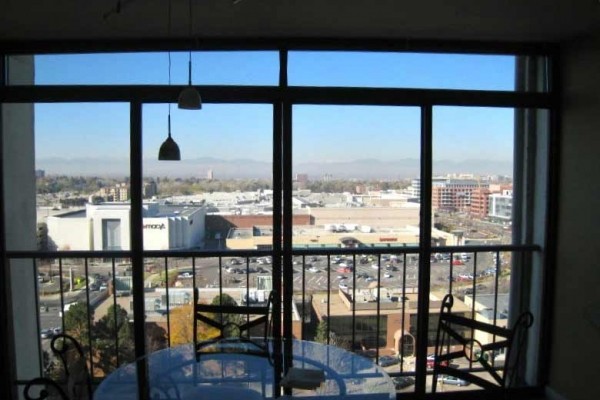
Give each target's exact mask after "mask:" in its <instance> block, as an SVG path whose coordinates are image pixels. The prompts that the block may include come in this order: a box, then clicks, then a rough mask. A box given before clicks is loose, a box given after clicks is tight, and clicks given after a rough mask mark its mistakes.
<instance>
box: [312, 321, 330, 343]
mask: <svg viewBox="0 0 600 400" xmlns="http://www.w3.org/2000/svg"><path fill="white" fill-rule="evenodd" d="M327 329H328V324H327V320H325V319H322V320H321V321H319V325H317V332H316V333H315V342H317V343H323V344H327Z"/></svg>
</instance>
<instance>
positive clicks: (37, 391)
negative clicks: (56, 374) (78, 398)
mask: <svg viewBox="0 0 600 400" xmlns="http://www.w3.org/2000/svg"><path fill="white" fill-rule="evenodd" d="M23 397H24V398H25V400H69V398H68V397H67V394H66V393H65V391H64V390H63V389H62V388H61V387H60V385H59V384H58V383H56V382H55V381H53V380H52V379H49V378H34V379H32V380H30V381H29V382H27V384H26V385H25V388H24V389H23Z"/></svg>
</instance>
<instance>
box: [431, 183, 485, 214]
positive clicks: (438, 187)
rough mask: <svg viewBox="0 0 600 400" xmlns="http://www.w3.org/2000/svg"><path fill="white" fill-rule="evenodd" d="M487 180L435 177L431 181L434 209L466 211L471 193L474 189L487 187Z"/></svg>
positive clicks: (469, 204)
mask: <svg viewBox="0 0 600 400" xmlns="http://www.w3.org/2000/svg"><path fill="white" fill-rule="evenodd" d="M488 187H489V184H488V183H487V182H480V181H478V180H476V179H453V178H448V179H442V180H440V179H435V178H434V180H433V182H432V188H431V196H432V198H431V202H432V206H433V207H434V208H436V209H442V210H450V211H468V210H469V209H470V207H471V194H472V192H473V190H475V189H487V188H488Z"/></svg>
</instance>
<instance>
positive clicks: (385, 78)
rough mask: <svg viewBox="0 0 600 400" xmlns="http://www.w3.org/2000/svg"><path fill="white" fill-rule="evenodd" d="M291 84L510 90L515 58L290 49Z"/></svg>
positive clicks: (511, 89) (513, 76)
mask: <svg viewBox="0 0 600 400" xmlns="http://www.w3.org/2000/svg"><path fill="white" fill-rule="evenodd" d="M289 83H290V85H294V86H329V87H335V86H341V87H347V86H355V87H391V88H423V89H470V90H502V91H514V90H515V57H514V56H499V55H465V54H431V53H385V52H345V51H338V52H327V51H292V52H290V55H289Z"/></svg>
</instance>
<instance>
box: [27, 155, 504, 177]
mask: <svg viewBox="0 0 600 400" xmlns="http://www.w3.org/2000/svg"><path fill="white" fill-rule="evenodd" d="M35 168H36V169H43V170H45V171H46V174H50V175H84V176H107V177H118V176H126V175H129V172H128V171H129V160H127V159H100V158H70V159H66V158H42V159H38V160H37V162H36V166H35ZM512 168H513V166H512V162H510V161H493V160H456V161H454V160H441V161H434V163H433V173H434V175H444V174H449V173H471V174H477V175H511V174H512ZM143 169H144V175H145V176H170V177H181V178H184V177H191V176H194V177H205V176H206V174H207V171H208V170H209V169H212V171H213V173H214V177H215V179H235V178H239V179H249V178H264V179H269V178H271V177H272V175H273V172H272V170H273V165H272V163H270V162H264V161H257V160H251V159H245V158H240V159H232V160H225V159H219V158H214V157H204V158H197V159H191V160H182V161H175V162H173V161H158V160H156V159H151V160H144V165H143ZM419 170H420V165H419V160H417V159H412V158H403V159H398V160H393V161H389V160H388V161H382V160H377V159H359V160H353V161H344V162H308V163H298V164H296V165H294V173H303V174H308V176H309V178H310V179H320V178H322V177H323V176H324V175H331V176H332V177H333V179H336V178H339V179H399V178H414V177H417V176H419Z"/></svg>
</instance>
